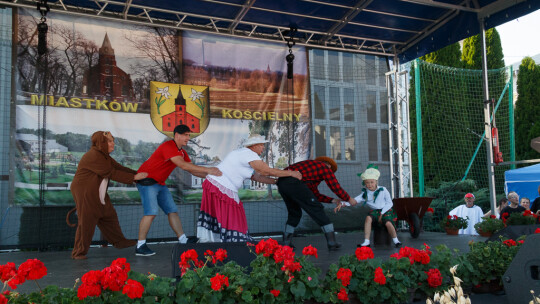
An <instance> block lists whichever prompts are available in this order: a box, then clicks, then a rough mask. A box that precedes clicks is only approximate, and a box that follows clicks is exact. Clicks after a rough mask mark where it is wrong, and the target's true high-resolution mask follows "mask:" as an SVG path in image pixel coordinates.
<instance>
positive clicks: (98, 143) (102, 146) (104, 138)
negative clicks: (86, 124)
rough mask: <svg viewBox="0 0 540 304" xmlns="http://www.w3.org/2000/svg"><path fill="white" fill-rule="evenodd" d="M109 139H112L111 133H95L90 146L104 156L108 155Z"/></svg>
mask: <svg viewBox="0 0 540 304" xmlns="http://www.w3.org/2000/svg"><path fill="white" fill-rule="evenodd" d="M109 139H114V137H113V136H112V134H111V132H108V131H97V132H95V133H94V134H92V146H94V147H96V148H97V149H98V150H99V151H101V152H103V153H105V154H109Z"/></svg>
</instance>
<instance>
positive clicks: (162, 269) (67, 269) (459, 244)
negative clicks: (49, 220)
mask: <svg viewBox="0 0 540 304" xmlns="http://www.w3.org/2000/svg"><path fill="white" fill-rule="evenodd" d="M398 236H399V238H400V240H401V242H402V243H403V245H404V246H409V247H414V248H421V246H422V245H423V244H424V243H426V244H428V245H429V246H431V247H435V246H437V245H439V244H445V245H446V246H448V247H449V248H456V249H458V250H459V251H460V252H462V253H465V252H468V251H469V246H468V242H469V241H471V240H473V241H485V240H486V238H484V237H480V236H469V235H458V236H448V235H446V234H444V233H437V232H423V233H421V234H420V236H419V237H418V238H417V239H413V238H411V236H410V234H409V233H408V232H398ZM274 238H275V239H276V240H278V241H281V236H275V237H274ZM337 240H338V241H339V242H341V243H342V245H343V246H342V248H341V249H340V250H339V251H333V252H329V251H328V250H327V249H326V240H325V238H324V235H322V234H318V235H307V236H298V237H295V238H294V239H293V243H294V245H295V246H296V248H297V249H296V252H297V254H301V251H302V249H303V248H304V247H305V246H307V245H312V246H313V247H316V248H317V249H318V254H319V257H318V258H317V259H313V262H314V264H315V265H316V266H318V267H320V268H321V270H322V273H325V272H326V270H327V269H328V266H329V265H330V264H332V263H336V262H337V261H338V259H339V257H340V256H342V255H345V254H354V251H355V250H356V244H358V243H361V242H362V240H363V233H362V232H351V233H339V234H338V235H337ZM174 245H175V244H174V243H155V244H152V243H149V247H150V248H151V249H152V250H154V251H155V252H156V254H155V255H153V256H150V257H140V256H135V249H134V247H132V248H126V249H115V248H113V247H111V246H109V247H92V248H90V251H89V253H88V259H87V260H72V259H71V251H48V252H37V251H12V252H2V253H0V265H1V264H5V263H7V262H13V263H15V264H16V265H17V266H18V265H20V264H21V263H22V262H24V261H26V260H27V259H33V258H37V259H39V260H41V261H42V262H43V263H44V264H45V266H46V267H47V270H48V273H47V276H45V277H44V278H43V279H41V280H39V284H40V286H47V285H51V284H54V285H57V286H60V287H67V288H70V287H73V285H74V283H75V280H76V279H77V278H80V277H82V275H83V274H84V273H86V272H88V271H89V270H101V269H103V268H105V267H107V266H109V265H110V263H111V262H112V261H113V260H114V259H116V258H119V257H125V258H126V259H127V262H129V263H130V264H131V269H132V270H133V271H137V272H140V273H148V272H151V273H154V274H156V275H158V276H163V277H171V276H172V268H171V267H172V265H171V252H172V249H173V247H174ZM372 249H373V252H374V254H375V257H380V258H383V259H386V258H388V257H389V256H390V255H391V254H392V253H395V252H397V251H398V250H399V249H396V248H394V247H393V246H373V245H372ZM35 290H37V286H36V285H35V284H34V283H33V282H26V283H24V284H22V285H20V286H19V287H18V288H17V291H18V292H25V293H27V292H32V291H35ZM471 300H472V303H490V304H506V303H510V302H508V301H507V299H506V296H505V295H492V294H481V295H475V294H472V295H471Z"/></svg>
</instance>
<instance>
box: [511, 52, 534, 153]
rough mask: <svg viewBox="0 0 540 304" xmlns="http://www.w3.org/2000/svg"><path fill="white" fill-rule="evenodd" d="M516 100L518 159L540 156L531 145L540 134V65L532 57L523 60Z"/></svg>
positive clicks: (520, 67)
mask: <svg viewBox="0 0 540 304" xmlns="http://www.w3.org/2000/svg"><path fill="white" fill-rule="evenodd" d="M517 85H518V88H517V90H518V94H519V96H518V99H517V102H516V112H515V118H516V119H515V124H516V129H515V130H516V159H518V160H525V159H535V158H540V153H538V152H536V151H535V150H533V149H532V148H531V146H530V143H531V139H533V138H536V137H538V136H540V123H538V120H539V118H540V102H539V100H540V65H538V64H536V63H535V62H534V60H533V59H532V58H530V57H525V58H524V59H523V60H522V61H521V65H520V66H519V73H518V80H517Z"/></svg>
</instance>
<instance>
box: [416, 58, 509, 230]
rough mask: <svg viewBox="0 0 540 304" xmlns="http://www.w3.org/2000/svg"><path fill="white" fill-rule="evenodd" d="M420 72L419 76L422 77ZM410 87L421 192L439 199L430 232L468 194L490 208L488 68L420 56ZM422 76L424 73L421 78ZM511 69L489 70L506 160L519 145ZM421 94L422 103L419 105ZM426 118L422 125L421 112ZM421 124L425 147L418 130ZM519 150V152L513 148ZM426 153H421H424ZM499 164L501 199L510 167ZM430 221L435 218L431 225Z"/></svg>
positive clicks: (485, 208) (427, 223)
mask: <svg viewBox="0 0 540 304" xmlns="http://www.w3.org/2000/svg"><path fill="white" fill-rule="evenodd" d="M416 73H418V75H416ZM411 76H412V77H411V81H410V87H409V100H410V113H409V115H410V119H411V130H410V132H411V148H412V149H411V151H412V152H411V153H412V161H413V168H414V170H413V180H414V192H415V196H418V195H419V194H420V193H419V189H420V188H421V183H422V182H423V183H424V189H425V193H424V194H423V195H424V196H432V197H435V200H434V201H433V202H432V204H431V206H432V207H434V208H435V209H436V212H435V216H434V218H433V219H431V220H426V221H425V223H424V225H425V229H426V230H438V225H437V222H438V219H440V217H442V216H446V215H447V214H448V211H449V210H451V209H452V208H454V207H455V206H457V205H459V204H462V203H463V195H464V194H465V193H467V192H473V193H475V195H476V197H477V201H476V202H477V205H479V206H480V207H481V208H482V210H483V211H484V212H487V211H488V210H489V209H490V206H489V191H488V188H489V181H488V170H487V156H486V147H485V140H483V134H484V96H483V86H482V82H483V81H482V71H481V70H467V69H459V68H451V67H446V66H440V65H436V64H431V63H428V62H425V61H421V60H417V62H416V67H414V66H413V67H411ZM417 76H418V77H417ZM510 76H511V70H510V67H506V68H502V69H495V70H489V71H488V79H489V80H488V83H489V95H490V99H494V100H495V105H494V106H493V107H491V111H492V113H493V109H494V108H495V109H496V112H495V124H496V127H497V128H498V132H499V146H500V150H501V152H502V153H503V158H504V160H505V161H508V160H511V159H510V151H511V149H513V147H512V145H513V144H514V143H513V138H514V137H513V136H512V135H511V133H512V132H513V127H512V126H511V124H513V120H512V119H511V115H512V111H511V107H512V98H510V96H511V93H512V88H513V87H512V85H513V84H512V78H511V77H510ZM417 97H420V107H418V105H417V104H416V100H417ZM419 108H420V109H421V122H420V124H417V111H418V110H419ZM420 127H421V143H422V145H421V147H418V140H419V137H418V134H417V130H418V129H420ZM513 151H515V150H513ZM419 153H420V154H419ZM419 155H422V156H423V169H424V170H423V180H419V172H420V170H419V167H418V162H419ZM508 169H509V167H508V166H496V167H495V187H496V193H497V198H499V197H502V196H503V195H504V188H503V187H504V171H505V170H508ZM430 222H432V223H431V224H430Z"/></svg>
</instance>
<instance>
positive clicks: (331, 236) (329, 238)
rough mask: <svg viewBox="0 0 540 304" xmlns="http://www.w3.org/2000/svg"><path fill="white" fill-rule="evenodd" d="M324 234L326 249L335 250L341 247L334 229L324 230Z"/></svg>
mask: <svg viewBox="0 0 540 304" xmlns="http://www.w3.org/2000/svg"><path fill="white" fill-rule="evenodd" d="M324 236H325V237H326V245H327V246H328V251H336V250H338V249H339V248H341V244H340V243H338V242H337V241H336V233H335V232H334V231H331V232H326V233H325V234H324Z"/></svg>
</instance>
